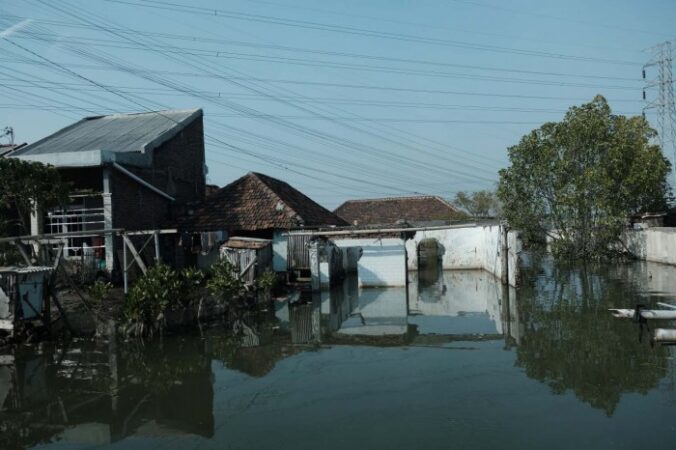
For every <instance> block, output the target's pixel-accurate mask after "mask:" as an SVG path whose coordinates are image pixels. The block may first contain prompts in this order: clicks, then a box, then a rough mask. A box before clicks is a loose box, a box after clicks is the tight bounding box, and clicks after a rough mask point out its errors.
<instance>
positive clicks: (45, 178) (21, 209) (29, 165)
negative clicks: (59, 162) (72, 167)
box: [0, 158, 68, 232]
mask: <svg viewBox="0 0 676 450" xmlns="http://www.w3.org/2000/svg"><path fill="white" fill-rule="evenodd" d="M67 200H68V188H67V186H66V185H65V183H64V182H63V181H62V180H61V177H60V176H59V172H58V171H57V170H56V169H55V168H54V167H52V166H46V165H44V164H41V163H37V162H28V161H22V160H20V159H16V158H0V228H5V229H6V230H11V229H12V228H16V227H17V226H18V227H20V228H21V229H22V232H27V231H28V230H29V229H30V227H29V226H28V217H29V216H30V212H31V209H32V208H33V205H35V204H38V205H40V207H41V208H50V207H53V206H56V205H59V204H63V203H66V201H67Z"/></svg>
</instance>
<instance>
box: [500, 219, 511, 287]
mask: <svg viewBox="0 0 676 450" xmlns="http://www.w3.org/2000/svg"><path fill="white" fill-rule="evenodd" d="M508 233H509V230H508V228H507V225H504V224H502V225H500V241H501V244H502V248H501V249H500V256H501V260H502V271H501V272H502V273H501V274H500V275H501V276H500V281H502V284H509V242H508V238H507V234H508Z"/></svg>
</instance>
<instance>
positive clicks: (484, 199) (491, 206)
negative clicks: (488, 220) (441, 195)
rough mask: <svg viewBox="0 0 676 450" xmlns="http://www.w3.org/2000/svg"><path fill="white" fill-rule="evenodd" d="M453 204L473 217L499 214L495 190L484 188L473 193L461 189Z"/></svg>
mask: <svg viewBox="0 0 676 450" xmlns="http://www.w3.org/2000/svg"><path fill="white" fill-rule="evenodd" d="M453 204H454V205H455V206H457V207H459V208H461V209H463V210H464V211H466V212H467V214H469V215H470V216H472V217H494V216H496V215H498V214H499V210H500V207H499V203H498V199H497V198H496V196H495V193H494V192H491V191H487V190H483V191H475V192H472V193H468V192H464V191H460V192H458V193H457V194H455V199H454V200H453Z"/></svg>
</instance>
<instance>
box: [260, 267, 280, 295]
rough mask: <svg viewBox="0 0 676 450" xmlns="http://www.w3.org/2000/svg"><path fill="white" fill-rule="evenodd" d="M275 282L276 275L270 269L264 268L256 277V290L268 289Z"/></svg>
mask: <svg viewBox="0 0 676 450" xmlns="http://www.w3.org/2000/svg"><path fill="white" fill-rule="evenodd" d="M276 284H277V275H275V273H274V272H273V271H271V270H266V271H265V272H263V273H262V274H261V275H259V276H258V277H257V278H256V290H257V291H268V292H269V291H270V290H271V289H272V288H273V287H274V286H275V285H276Z"/></svg>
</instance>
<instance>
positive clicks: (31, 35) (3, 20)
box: [0, 0, 676, 209]
mask: <svg viewBox="0 0 676 450" xmlns="http://www.w3.org/2000/svg"><path fill="white" fill-rule="evenodd" d="M674 23H676V1H668V0H644V1H638V0H636V1H629V0H615V1H610V0H605V1H600V0H596V1H594V0H568V1H565V2H564V1H548V0H547V1H545V0H514V1H509V2H505V1H502V2H500V1H497V0H476V1H475V0H415V1H414V0H409V1H404V0H389V1H385V0H347V1H337V0H336V1H332V2H319V1H310V0H233V1H211V0H195V1H188V0H87V1H83V0H60V1H59V2H54V1H50V0H0V68H1V69H0V130H1V129H2V128H4V127H6V126H11V127H12V128H13V129H14V133H15V141H16V142H29V143H30V142H34V141H36V140H38V139H40V138H43V137H45V136H48V135H49V134H51V133H53V132H55V131H57V130H59V129H60V128H62V127H65V126H67V125H69V124H71V123H73V122H75V121H77V120H79V119H80V118H83V117H87V116H97V115H103V114H111V113H123V112H143V111H154V110H163V109H176V108H179V109H181V108H194V107H200V108H203V110H204V125H205V142H206V161H207V165H208V168H209V174H208V180H209V182H211V183H213V184H217V185H220V186H222V185H225V184H227V183H229V182H231V181H233V180H235V179H237V178H239V177H240V176H242V175H244V174H245V173H247V172H249V171H256V172H262V173H265V174H267V175H270V176H273V177H276V178H279V179H282V180H284V181H287V182H288V183H290V184H291V185H292V186H294V187H296V188H298V189H300V190H301V191H303V192H304V193H305V194H306V195H308V196H310V197H311V198H313V199H314V200H315V201H317V202H319V203H321V204H322V205H324V206H326V207H328V208H330V209H333V208H335V207H336V206H338V205H339V204H341V203H342V202H343V201H345V200H348V199H356V198H376V197H388V196H403V195H420V194H425V195H439V196H442V197H444V198H453V196H454V195H455V193H456V192H458V191H460V190H464V191H475V190H480V189H494V188H495V185H496V182H497V179H498V171H499V169H501V168H503V167H506V166H507V165H508V158H507V148H508V147H509V146H511V145H515V144H517V143H518V141H519V139H520V137H521V136H523V135H524V134H525V133H527V132H529V131H530V130H532V129H534V128H537V127H538V126H540V125H541V124H542V123H544V122H548V121H556V120H560V119H561V118H562V117H563V115H564V113H565V111H566V110H567V109H568V108H569V107H570V106H573V105H579V104H582V103H584V102H588V101H590V100H592V99H593V98H594V96H595V95H597V94H601V95H603V96H605V97H606V98H607V99H608V101H609V103H610V106H611V108H613V111H614V112H616V113H619V114H627V115H637V114H641V112H642V110H643V107H644V106H645V102H644V101H643V100H642V90H643V87H644V84H645V81H644V80H642V78H641V71H642V67H643V65H644V64H646V63H647V62H649V61H650V60H651V58H652V56H651V53H650V51H646V49H649V48H650V47H652V46H654V45H656V44H659V43H661V42H664V41H666V40H669V39H674V38H676V29H674V25H673V24H674ZM646 75H647V78H648V79H652V78H654V77H656V75H657V74H656V70H655V68H654V67H649V68H648V69H647V73H646ZM646 95H647V98H648V100H651V99H653V98H654V97H655V95H656V91H655V90H654V89H648V90H647V91H646ZM647 117H648V119H649V120H650V121H651V122H652V123H653V125H655V126H656V121H655V118H656V116H655V114H654V111H653V110H649V111H648V112H647ZM0 142H2V143H6V142H7V139H6V138H3V139H2V140H0ZM667 153H668V155H669V156H671V153H672V150H671V149H669V151H668V152H667Z"/></svg>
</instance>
